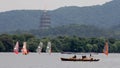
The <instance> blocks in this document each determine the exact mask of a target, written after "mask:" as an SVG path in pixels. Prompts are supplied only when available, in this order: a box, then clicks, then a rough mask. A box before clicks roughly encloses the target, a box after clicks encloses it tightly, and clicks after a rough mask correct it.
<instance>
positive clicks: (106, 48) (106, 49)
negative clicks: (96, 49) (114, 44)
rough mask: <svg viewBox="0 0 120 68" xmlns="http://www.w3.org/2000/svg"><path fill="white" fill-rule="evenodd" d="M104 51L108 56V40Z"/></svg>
mask: <svg viewBox="0 0 120 68" xmlns="http://www.w3.org/2000/svg"><path fill="white" fill-rule="evenodd" d="M103 53H104V54H105V55H107V56H108V42H106V43H105V46H104V49H103Z"/></svg>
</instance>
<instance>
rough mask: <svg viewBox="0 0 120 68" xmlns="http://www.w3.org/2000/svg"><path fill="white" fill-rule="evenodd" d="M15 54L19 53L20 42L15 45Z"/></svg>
mask: <svg viewBox="0 0 120 68" xmlns="http://www.w3.org/2000/svg"><path fill="white" fill-rule="evenodd" d="M14 53H15V54H18V53H19V43H18V41H17V42H16V45H15V47H14Z"/></svg>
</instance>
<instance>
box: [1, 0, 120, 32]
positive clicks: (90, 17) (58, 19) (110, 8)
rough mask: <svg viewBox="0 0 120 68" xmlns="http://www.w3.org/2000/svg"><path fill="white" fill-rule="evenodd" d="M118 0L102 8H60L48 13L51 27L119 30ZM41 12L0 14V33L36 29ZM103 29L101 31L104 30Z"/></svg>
mask: <svg viewBox="0 0 120 68" xmlns="http://www.w3.org/2000/svg"><path fill="white" fill-rule="evenodd" d="M119 4H120V0H113V1H111V2H108V3H106V4H104V5H102V6H100V5H96V6H90V7H76V6H70V7H61V8H59V9H56V10H53V11H48V13H49V14H50V15H51V22H52V23H51V26H52V27H57V26H62V25H68V24H79V25H87V26H89V25H92V26H95V27H98V28H101V29H103V28H104V29H105V28H107V29H111V28H112V29H113V28H114V30H115V29H117V30H119V29H120V28H119V26H120V24H119V22H120V5H119ZM41 14H42V11H41V10H13V11H8V12H1V13H0V32H1V33H2V32H7V31H15V30H30V29H38V28H39V23H40V16H41ZM104 29H103V30H104Z"/></svg>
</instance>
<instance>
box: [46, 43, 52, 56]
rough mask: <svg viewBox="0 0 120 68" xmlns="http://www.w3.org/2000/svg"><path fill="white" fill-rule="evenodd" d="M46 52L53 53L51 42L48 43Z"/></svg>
mask: <svg viewBox="0 0 120 68" xmlns="http://www.w3.org/2000/svg"><path fill="white" fill-rule="evenodd" d="M46 53H49V54H51V42H48V44H47V48H46Z"/></svg>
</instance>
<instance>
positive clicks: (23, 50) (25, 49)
mask: <svg viewBox="0 0 120 68" xmlns="http://www.w3.org/2000/svg"><path fill="white" fill-rule="evenodd" d="M26 46H27V44H26V42H23V48H22V49H21V51H22V54H23V55H27V54H28V53H29V52H28V50H27V48H26Z"/></svg>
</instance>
